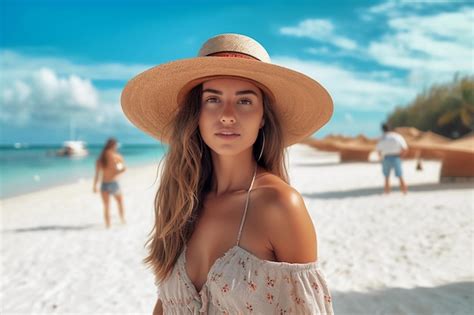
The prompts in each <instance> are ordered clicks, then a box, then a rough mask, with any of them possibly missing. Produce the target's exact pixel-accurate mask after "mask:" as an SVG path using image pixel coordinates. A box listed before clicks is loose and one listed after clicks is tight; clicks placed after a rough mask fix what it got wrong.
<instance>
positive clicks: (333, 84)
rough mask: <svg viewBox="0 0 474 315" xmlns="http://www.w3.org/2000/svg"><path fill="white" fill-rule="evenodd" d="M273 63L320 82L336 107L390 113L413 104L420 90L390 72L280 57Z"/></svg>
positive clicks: (274, 58)
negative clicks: (357, 69)
mask: <svg viewBox="0 0 474 315" xmlns="http://www.w3.org/2000/svg"><path fill="white" fill-rule="evenodd" d="M272 60H273V62H274V63H275V64H278V65H281V66H283V67H288V68H290V69H293V70H296V71H299V72H302V73H304V74H306V75H307V76H309V77H311V78H313V79H315V80H316V81H318V82H320V83H321V84H322V85H323V86H324V87H325V88H326V89H327V90H328V92H329V94H331V96H332V98H333V101H334V106H337V107H344V108H348V109H355V110H363V111H376V112H388V111H390V110H392V109H393V108H394V107H395V106H396V105H399V104H404V103H407V102H408V101H410V100H411V99H412V98H414V97H415V95H416V93H417V91H418V90H417V89H416V88H414V87H411V86H407V84H406V83H405V82H404V81H403V80H400V79H397V78H395V77H394V76H392V75H390V73H389V72H387V71H382V72H380V71H374V72H358V71H351V70H349V69H347V68H344V67H342V66H339V65H331V64H328V63H324V62H317V61H308V60H300V59H297V58H290V57H278V56H277V57H273V58H272ZM381 78H382V79H381Z"/></svg>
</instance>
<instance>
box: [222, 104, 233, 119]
mask: <svg viewBox="0 0 474 315" xmlns="http://www.w3.org/2000/svg"><path fill="white" fill-rule="evenodd" d="M221 122H222V123H235V111H234V107H233V105H232V103H230V102H226V104H225V105H224V109H223V111H222V116H221Z"/></svg>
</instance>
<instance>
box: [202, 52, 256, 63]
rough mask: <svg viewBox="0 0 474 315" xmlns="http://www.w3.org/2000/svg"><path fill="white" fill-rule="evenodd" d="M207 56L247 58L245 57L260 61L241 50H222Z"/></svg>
mask: <svg viewBox="0 0 474 315" xmlns="http://www.w3.org/2000/svg"><path fill="white" fill-rule="evenodd" d="M207 56H212V57H231V58H245V59H254V60H258V61H260V59H258V58H255V57H253V56H250V55H247V54H243V53H239V52H232V51H221V52H216V53H212V54H209V55H207Z"/></svg>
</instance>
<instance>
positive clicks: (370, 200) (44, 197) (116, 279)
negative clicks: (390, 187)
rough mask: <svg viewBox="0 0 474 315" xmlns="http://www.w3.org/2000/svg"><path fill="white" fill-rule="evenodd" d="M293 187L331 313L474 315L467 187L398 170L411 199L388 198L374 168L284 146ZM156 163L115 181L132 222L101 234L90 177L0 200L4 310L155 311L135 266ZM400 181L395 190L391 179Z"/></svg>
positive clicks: (471, 207) (427, 170)
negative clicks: (307, 219) (312, 234)
mask: <svg viewBox="0 0 474 315" xmlns="http://www.w3.org/2000/svg"><path fill="white" fill-rule="evenodd" d="M289 162H290V168H289V172H290V178H291V184H292V186H294V187H295V188H296V189H297V190H298V191H299V192H300V193H301V194H302V195H303V197H304V199H305V202H306V206H307V209H308V211H309V212H310V214H311V217H312V219H313V222H314V225H315V227H316V231H317V235H318V255H319V261H320V263H321V268H322V270H323V271H324V273H325V275H326V276H327V282H328V285H329V288H330V290H331V293H332V296H333V303H334V311H335V314H338V315H340V314H361V315H362V314H364V315H365V314H367V315H369V314H370V315H372V314H390V315H391V314H443V315H444V314H473V313H474V310H473V305H474V297H473V295H474V285H473V282H474V270H473V235H474V234H473V232H474V231H473V227H474V224H473V221H474V216H473V214H474V194H473V193H474V186H473V184H472V183H471V184H469V183H463V184H439V183H438V176H439V170H440V162H436V161H425V162H424V170H423V171H422V172H418V171H415V161H406V162H405V163H404V172H405V178H406V182H407V184H408V185H409V193H408V195H403V194H402V193H401V192H400V191H399V190H398V188H397V189H394V191H393V192H392V194H390V195H388V196H387V195H383V194H382V190H383V189H382V185H383V177H382V174H381V171H380V165H379V164H378V163H345V164H341V163H339V160H338V157H337V155H336V154H333V153H323V152H318V151H316V150H313V149H311V148H309V147H306V146H304V145H295V146H293V147H291V150H290V154H289ZM156 170H157V165H151V166H150V165H148V166H143V167H138V168H133V169H132V168H131V169H129V171H128V172H126V173H125V174H124V175H123V177H122V179H121V184H122V190H123V191H124V193H125V195H124V196H125V210H126V217H127V221H128V223H127V225H125V226H122V225H120V223H119V217H118V214H117V208H116V205H115V203H112V228H111V229H110V230H106V229H105V228H104V224H103V218H102V206H101V201H100V196H99V195H98V194H93V193H92V182H91V181H82V182H78V183H74V184H69V185H64V186H60V187H55V188H50V189H47V190H43V191H39V192H35V193H31V194H27V195H22V196H18V197H14V198H9V199H4V200H2V201H1V211H0V214H1V233H0V236H1V244H0V246H1V270H0V272H1V278H0V281H1V292H0V313H1V314H151V312H152V309H153V306H154V303H155V300H156V289H155V286H154V284H153V276H152V274H151V272H150V271H149V270H148V269H146V268H145V266H144V265H143V264H142V259H143V258H144V256H145V249H144V243H145V240H146V238H147V233H148V232H149V231H150V229H151V227H152V221H153V198H154V193H155V190H156V185H157V183H154V181H155V177H156ZM393 182H394V183H395V186H396V187H398V183H396V180H395V179H393Z"/></svg>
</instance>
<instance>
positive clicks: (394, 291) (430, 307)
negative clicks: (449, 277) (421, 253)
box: [331, 282, 474, 315]
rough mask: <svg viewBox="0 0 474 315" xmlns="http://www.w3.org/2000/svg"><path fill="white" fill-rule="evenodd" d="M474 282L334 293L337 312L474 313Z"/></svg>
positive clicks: (365, 314)
mask: <svg viewBox="0 0 474 315" xmlns="http://www.w3.org/2000/svg"><path fill="white" fill-rule="evenodd" d="M473 291H474V282H456V283H450V284H446V285H441V286H437V287H415V288H411V289H404V288H387V289H382V290H374V291H370V292H337V291H335V292H331V295H332V300H333V308H334V314H338V315H368V314H378V315H393V314H397V315H402V314H433V315H435V314H436V315H445V314H474V312H473V311H474V310H473V305H474V295H473V294H472V292H473Z"/></svg>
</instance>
